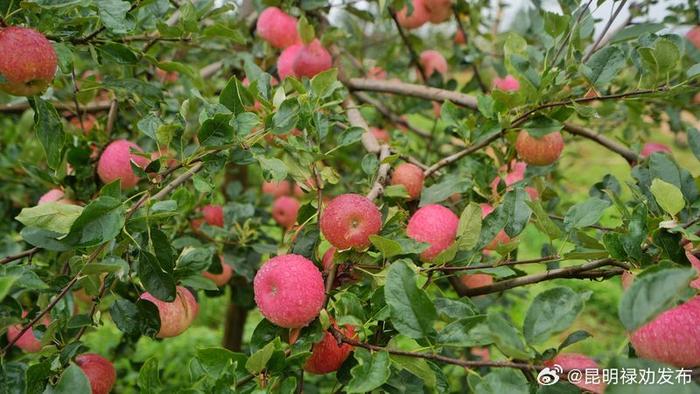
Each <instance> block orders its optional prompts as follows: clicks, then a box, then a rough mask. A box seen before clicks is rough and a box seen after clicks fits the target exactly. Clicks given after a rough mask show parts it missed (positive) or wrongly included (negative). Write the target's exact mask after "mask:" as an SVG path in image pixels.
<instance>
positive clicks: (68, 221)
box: [15, 202, 83, 234]
mask: <svg viewBox="0 0 700 394" xmlns="http://www.w3.org/2000/svg"><path fill="white" fill-rule="evenodd" d="M82 212H83V207H80V206H78V205H72V204H63V203H60V202H49V203H45V204H40V205H37V206H34V207H31V208H23V209H22V211H20V213H19V215H17V217H15V219H17V220H18V221H19V222H20V223H22V224H24V225H25V226H31V227H36V228H40V229H43V230H48V231H53V232H55V233H59V234H68V232H69V231H70V228H71V226H72V225H73V223H74V222H75V220H76V219H77V218H78V217H79V216H80V214H81V213H82Z"/></svg>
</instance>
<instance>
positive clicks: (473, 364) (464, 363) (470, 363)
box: [329, 326, 543, 370]
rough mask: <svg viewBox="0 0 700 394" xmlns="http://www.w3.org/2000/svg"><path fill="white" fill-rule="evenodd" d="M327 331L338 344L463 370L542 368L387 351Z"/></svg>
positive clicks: (338, 333)
mask: <svg viewBox="0 0 700 394" xmlns="http://www.w3.org/2000/svg"><path fill="white" fill-rule="evenodd" d="M329 331H330V332H331V334H333V336H334V337H335V339H336V340H337V341H338V342H339V343H347V344H348V345H351V346H355V347H361V348H365V349H367V350H371V351H374V352H382V351H384V352H387V353H389V354H393V355H396V356H405V357H414V358H422V359H426V360H431V361H439V362H442V363H446V364H452V365H459V366H461V367H464V368H479V367H492V368H517V369H523V370H539V369H542V368H543V367H542V366H539V365H531V364H526V363H514V362H509V361H475V360H461V359H457V358H452V357H447V356H443V355H440V354H432V353H420V352H409V351H405V350H397V349H389V348H386V347H382V346H377V345H372V344H369V343H364V342H360V341H357V340H354V339H351V338H348V337H346V336H345V335H344V334H343V333H342V332H340V331H339V330H337V329H336V328H335V327H333V326H331V327H329Z"/></svg>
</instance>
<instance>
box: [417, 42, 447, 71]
mask: <svg viewBox="0 0 700 394" xmlns="http://www.w3.org/2000/svg"><path fill="white" fill-rule="evenodd" d="M420 64H421V66H423V70H425V75H426V76H427V77H430V76H431V75H433V73H434V72H438V73H440V74H442V75H445V74H447V60H445V57H444V56H442V54H441V53H440V52H438V51H435V50H432V49H429V50H427V51H423V52H421V54H420Z"/></svg>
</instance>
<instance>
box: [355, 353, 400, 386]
mask: <svg viewBox="0 0 700 394" xmlns="http://www.w3.org/2000/svg"><path fill="white" fill-rule="evenodd" d="M354 357H355V360H357V365H356V366H354V367H353V368H352V370H350V374H351V375H352V379H350V382H348V385H347V386H346V387H345V391H346V392H347V393H368V392H370V391H372V390H375V389H377V388H378V387H380V386H381V385H383V384H384V383H386V381H387V380H388V379H389V376H390V375H391V360H390V358H389V353H387V352H385V351H381V352H373V353H370V352H369V351H368V350H366V349H363V348H355V352H354Z"/></svg>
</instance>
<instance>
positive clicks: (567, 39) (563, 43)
mask: <svg viewBox="0 0 700 394" xmlns="http://www.w3.org/2000/svg"><path fill="white" fill-rule="evenodd" d="M592 2H593V0H588V3H586V6H585V7H584V8H581V12H580V13H579V14H578V17H577V18H576V22H575V23H574V25H573V26H572V27H571V30H569V33H568V34H567V35H566V38H565V39H564V41H562V42H561V45H560V46H559V49H558V50H557V53H556V54H555V55H554V59H553V60H552V66H554V65H556V64H557V60H558V59H559V55H561V52H562V51H563V50H564V48H565V47H566V44H567V43H568V42H569V40H570V39H571V36H572V35H573V34H574V31H575V30H576V27H577V26H578V24H579V23H581V19H583V15H585V13H586V10H588V8H589V7H590V6H591V3H592Z"/></svg>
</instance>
